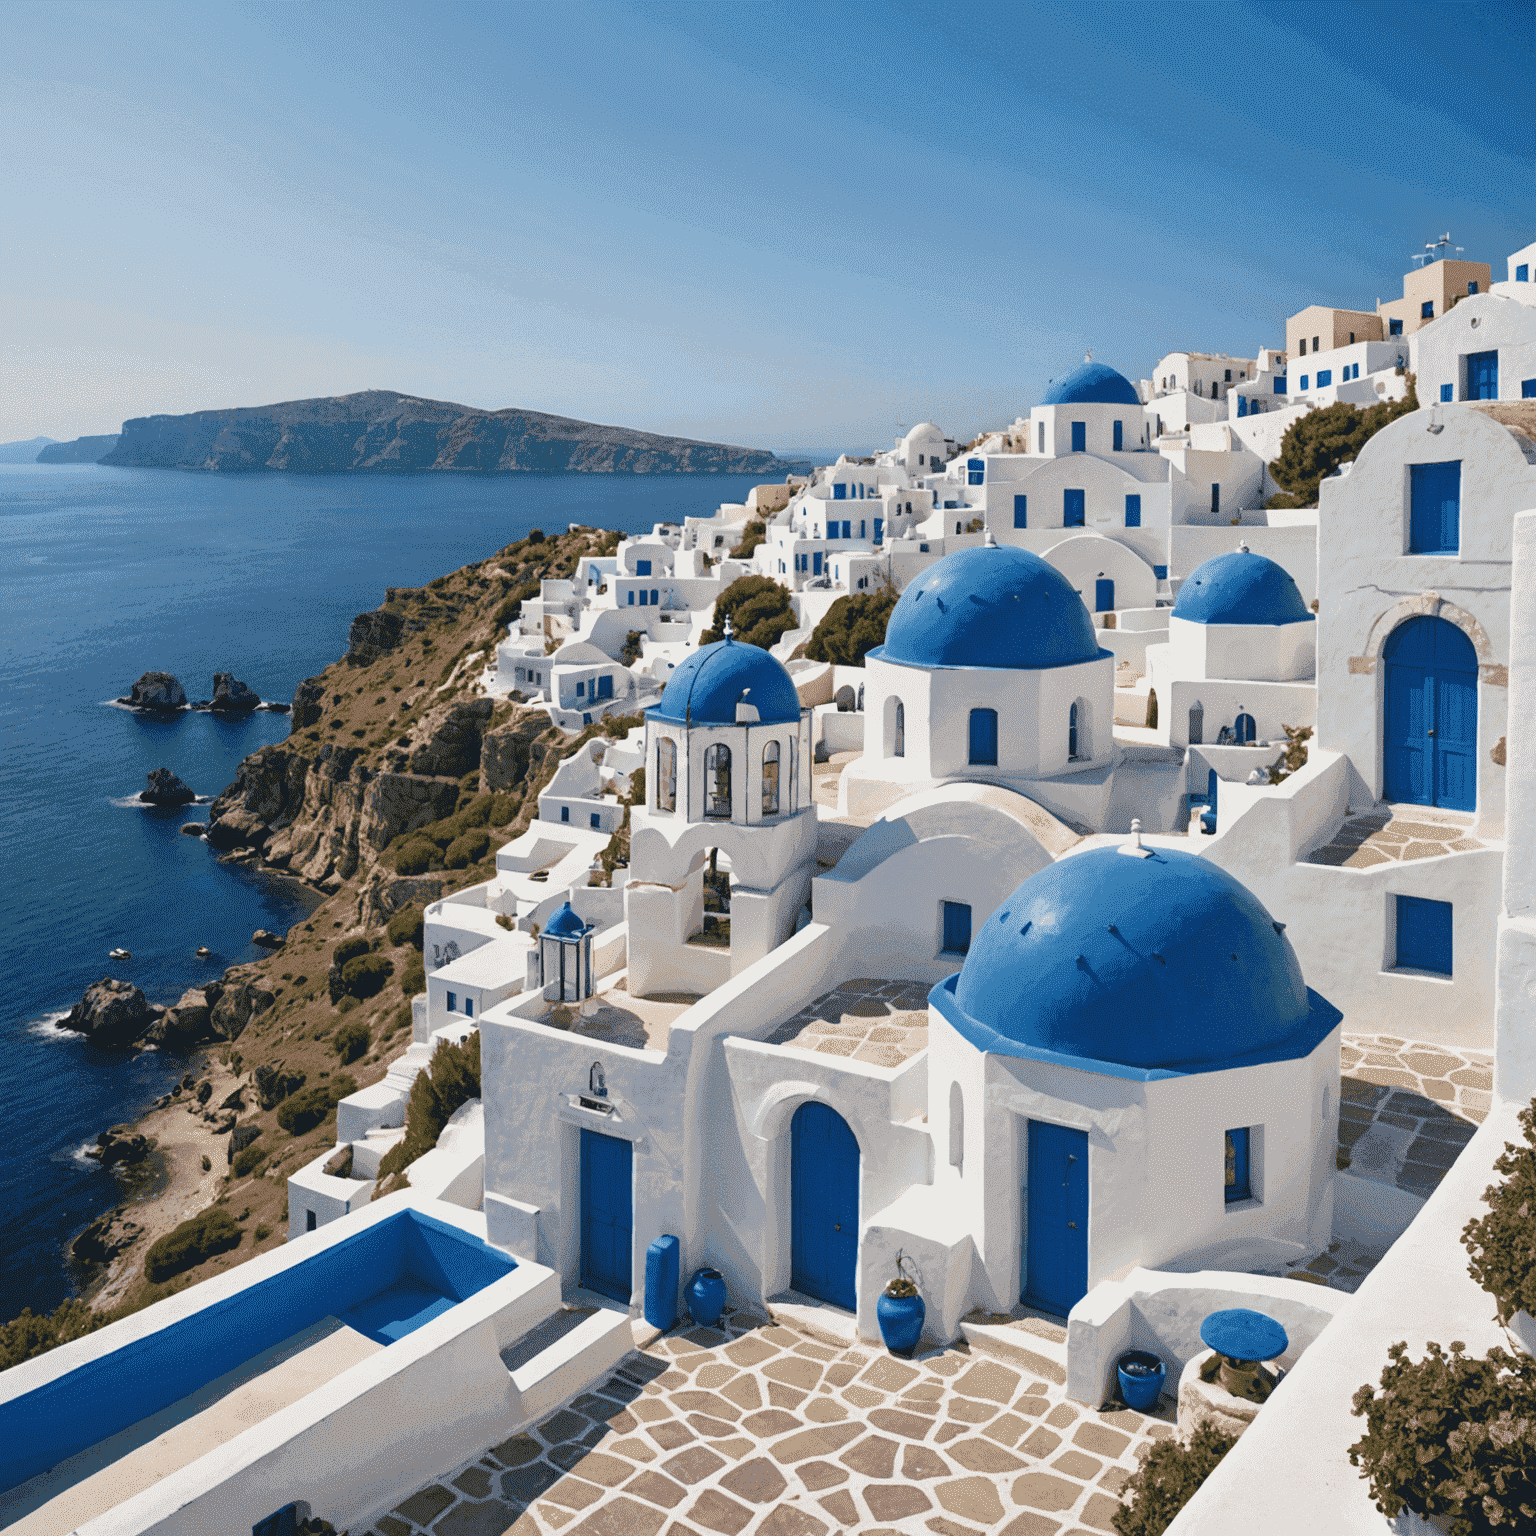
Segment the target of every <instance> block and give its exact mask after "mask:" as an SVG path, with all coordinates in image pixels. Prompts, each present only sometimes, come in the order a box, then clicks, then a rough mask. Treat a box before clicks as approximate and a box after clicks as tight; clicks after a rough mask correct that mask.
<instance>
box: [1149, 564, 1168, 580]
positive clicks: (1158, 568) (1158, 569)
mask: <svg viewBox="0 0 1536 1536" xmlns="http://www.w3.org/2000/svg"><path fill="white" fill-rule="evenodd" d="M1152 574H1153V575H1154V576H1155V577H1157V579H1158V580H1159V581H1167V580H1168V567H1167V566H1166V565H1154V566H1153V567H1152Z"/></svg>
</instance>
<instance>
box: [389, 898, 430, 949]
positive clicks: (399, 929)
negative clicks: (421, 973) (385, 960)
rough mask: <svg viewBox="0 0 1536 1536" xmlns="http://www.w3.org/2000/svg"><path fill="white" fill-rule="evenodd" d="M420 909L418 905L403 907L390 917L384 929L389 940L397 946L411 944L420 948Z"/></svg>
mask: <svg viewBox="0 0 1536 1536" xmlns="http://www.w3.org/2000/svg"><path fill="white" fill-rule="evenodd" d="M421 928H422V909H421V908H420V907H403V908H402V909H401V910H400V911H398V912H396V913H395V915H394V916H393V917H392V918H390V920H389V926H388V927H387V928H386V929H385V930H384V931H385V932H386V933H387V934H388V935H389V942H390V943H391V944H394V945H396V946H397V947H398V946H399V945H401V944H410V945H413V946H414V947H415V948H416V949H420V948H421Z"/></svg>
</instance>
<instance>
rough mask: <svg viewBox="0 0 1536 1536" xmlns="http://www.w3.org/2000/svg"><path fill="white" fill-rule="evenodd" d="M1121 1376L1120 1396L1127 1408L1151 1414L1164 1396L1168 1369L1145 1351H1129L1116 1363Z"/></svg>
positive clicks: (1154, 1356)
mask: <svg viewBox="0 0 1536 1536" xmlns="http://www.w3.org/2000/svg"><path fill="white" fill-rule="evenodd" d="M1115 1367H1116V1370H1117V1371H1118V1373H1119V1376H1120V1396H1121V1397H1123V1398H1124V1399H1125V1406H1126V1407H1127V1408H1134V1409H1135V1410H1136V1412H1137V1413H1150V1412H1151V1411H1152V1410H1153V1409H1154V1408H1156V1407H1157V1400H1158V1398H1160V1397H1161V1396H1162V1395H1163V1382H1164V1380H1165V1379H1166V1377H1167V1375H1168V1367H1167V1366H1165V1365H1164V1364H1163V1362H1162V1361H1161V1360H1160V1359H1158V1357H1157V1356H1156V1355H1153V1354H1149V1353H1148V1352H1147V1351H1146V1350H1144V1349H1128V1350H1127V1351H1126V1352H1125V1353H1124V1354H1123V1355H1121V1356H1120V1358H1119V1359H1118V1360H1117V1361H1116V1362H1115Z"/></svg>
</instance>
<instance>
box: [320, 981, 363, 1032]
mask: <svg viewBox="0 0 1536 1536" xmlns="http://www.w3.org/2000/svg"><path fill="white" fill-rule="evenodd" d="M356 1007H357V999H356V998H355V997H353V996H352V994H351V993H350V992H348V993H343V994H342V996H341V997H340V998H339V999H338V1000H337V1003H336V1012H337V1013H351V1012H352V1010H353V1009H354V1008H356ZM324 1033H325V1031H324V1030H322V1031H321V1032H320V1035H323V1034H324ZM320 1035H316V1036H315V1039H316V1040H318V1039H320Z"/></svg>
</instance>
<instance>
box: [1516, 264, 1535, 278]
mask: <svg viewBox="0 0 1536 1536" xmlns="http://www.w3.org/2000/svg"><path fill="white" fill-rule="evenodd" d="M1530 280H1531V268H1530V263H1529V262H1524V261H1522V262H1521V263H1520V265H1519V266H1518V267H1516V268H1515V281H1516V282H1517V283H1528V282H1530Z"/></svg>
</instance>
